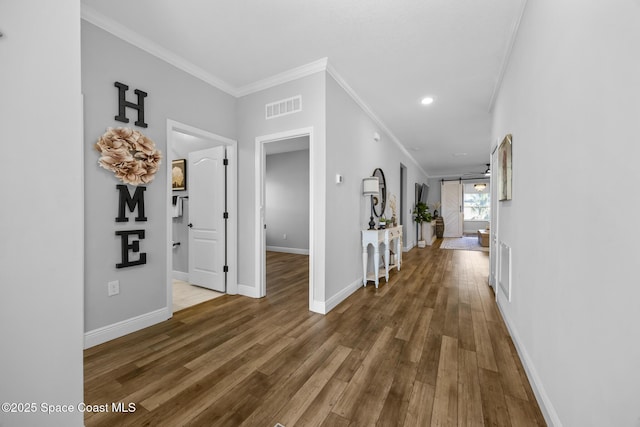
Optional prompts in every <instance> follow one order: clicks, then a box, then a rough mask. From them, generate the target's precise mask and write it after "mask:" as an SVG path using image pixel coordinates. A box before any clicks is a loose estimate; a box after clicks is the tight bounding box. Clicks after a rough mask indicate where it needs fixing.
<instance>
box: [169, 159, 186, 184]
mask: <svg viewBox="0 0 640 427" xmlns="http://www.w3.org/2000/svg"><path fill="white" fill-rule="evenodd" d="M171 188H172V189H173V190H174V191H183V190H186V189H187V160H186V159H176V160H174V161H172V162H171Z"/></svg>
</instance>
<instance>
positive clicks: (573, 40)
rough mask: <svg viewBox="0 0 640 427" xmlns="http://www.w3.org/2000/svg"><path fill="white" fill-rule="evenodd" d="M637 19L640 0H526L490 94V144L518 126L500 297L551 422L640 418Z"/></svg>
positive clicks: (503, 216)
mask: <svg viewBox="0 0 640 427" xmlns="http://www.w3.org/2000/svg"><path fill="white" fill-rule="evenodd" d="M638 22H640V2H638V1H631V0H611V1H607V2H602V1H596V0H589V1H581V2H558V1H556V0H537V1H529V2H528V3H527V6H526V10H525V14H524V17H523V20H522V24H521V26H520V30H519V33H518V37H517V39H516V42H515V45H514V48H513V53H512V56H511V59H510V61H509V64H508V68H507V71H506V74H505V76H504V81H503V85H502V89H501V91H500V93H499V96H498V98H497V102H496V105H495V117H494V127H493V145H495V144H497V143H499V142H500V141H501V140H502V138H503V137H504V135H505V134H507V133H511V134H513V200H512V201H507V202H499V208H498V209H499V233H500V236H499V238H500V240H501V241H504V242H505V243H507V244H508V245H510V246H511V248H512V261H513V270H512V296H513V299H512V301H511V302H508V301H506V300H505V299H504V298H502V297H499V305H500V307H501V310H502V312H503V315H504V317H505V319H506V321H507V323H508V325H509V327H510V329H511V331H512V335H513V337H514V339H515V341H516V345H517V347H518V348H519V350H520V354H521V355H522V357H523V361H524V363H525V365H526V367H527V369H528V372H529V377H530V378H531V380H532V381H533V383H534V387H535V388H536V389H537V391H538V393H539V396H540V397H541V399H540V400H541V401H540V403H541V404H542V405H543V406H544V408H545V411H546V415H547V420H548V421H549V423H550V424H555V425H564V426H605V425H606V426H638V425H640V404H639V403H638V396H640V340H639V339H638V331H639V325H640V310H638V301H640V286H638V279H637V277H638V271H637V265H638V262H639V261H640V256H639V252H638V245H637V242H636V239H635V235H634V233H633V231H634V230H632V229H631V228H630V223H629V220H628V218H630V217H631V218H632V217H633V216H634V214H635V213H637V212H638V210H639V208H640V203H639V202H638V199H637V197H634V195H635V194H636V187H637V185H636V175H637V172H636V170H637V167H638V159H640V144H639V143H638V139H639V135H640V55H639V54H638V47H639V46H640V44H639V42H638V41H639V40H640V25H638ZM494 169H495V168H494ZM603 177H609V178H608V179H603ZM522 224H527V227H526V228H523V227H522Z"/></svg>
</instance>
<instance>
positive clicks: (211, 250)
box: [187, 146, 225, 292]
mask: <svg viewBox="0 0 640 427" xmlns="http://www.w3.org/2000/svg"><path fill="white" fill-rule="evenodd" d="M224 157H225V148H224V147H223V146H220V147H214V148H208V149H206V150H202V151H194V152H192V153H189V162H188V164H187V189H188V190H189V282H190V283H192V284H194V285H198V286H202V287H205V288H209V289H213V290H215V291H218V292H225V273H224V261H225V229H224V226H225V224H224V216H223V215H224V197H225V188H224V185H225V182H224V181H225V176H224V164H223V162H224Z"/></svg>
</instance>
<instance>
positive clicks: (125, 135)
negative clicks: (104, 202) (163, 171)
mask: <svg viewBox="0 0 640 427" xmlns="http://www.w3.org/2000/svg"><path fill="white" fill-rule="evenodd" d="M95 148H96V150H98V151H99V152H100V154H101V155H102V156H101V157H100V160H99V161H98V163H99V164H100V166H102V167H103V168H105V169H107V170H110V171H112V172H113V173H114V174H115V176H116V178H118V179H119V180H121V181H122V182H124V183H125V184H132V185H140V184H148V183H150V182H151V181H153V177H154V175H155V173H156V172H157V171H158V167H159V166H160V160H161V159H162V153H161V152H160V151H159V150H156V146H155V144H154V143H153V141H152V140H151V139H149V138H147V137H146V136H144V135H143V134H142V133H140V132H138V131H137V130H134V129H131V128H116V129H113V128H109V129H107V131H106V132H105V133H104V135H102V136H101V137H100V139H98V142H96V144H95Z"/></svg>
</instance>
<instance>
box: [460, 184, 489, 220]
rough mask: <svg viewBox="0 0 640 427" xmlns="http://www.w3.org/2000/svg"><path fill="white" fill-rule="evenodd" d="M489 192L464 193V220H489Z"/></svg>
mask: <svg viewBox="0 0 640 427" xmlns="http://www.w3.org/2000/svg"><path fill="white" fill-rule="evenodd" d="M490 207H491V204H490V202H489V192H488V191H487V192H485V193H478V192H475V193H465V194H464V220H465V221H489V210H490Z"/></svg>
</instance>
